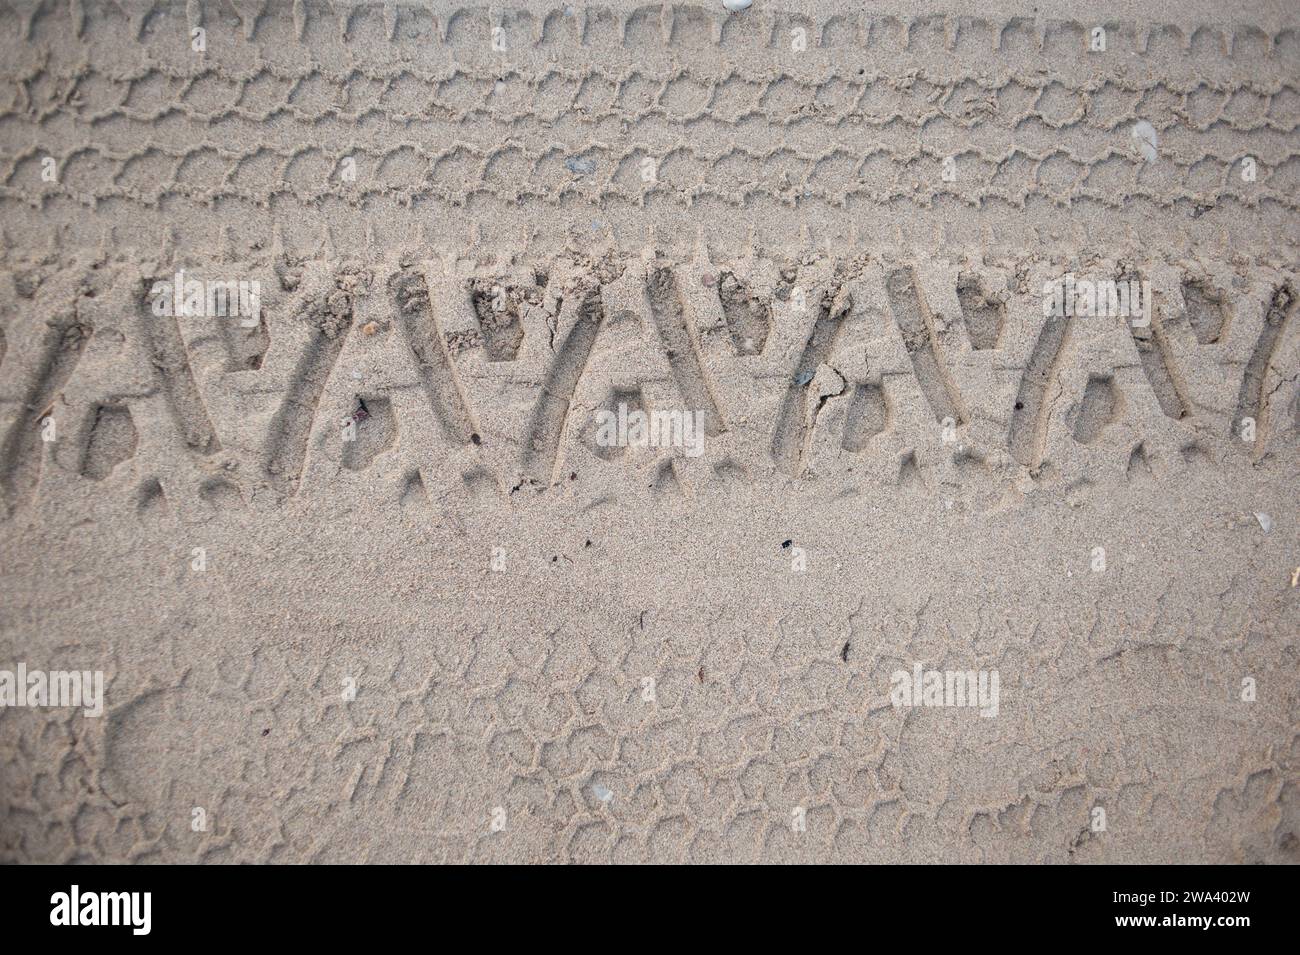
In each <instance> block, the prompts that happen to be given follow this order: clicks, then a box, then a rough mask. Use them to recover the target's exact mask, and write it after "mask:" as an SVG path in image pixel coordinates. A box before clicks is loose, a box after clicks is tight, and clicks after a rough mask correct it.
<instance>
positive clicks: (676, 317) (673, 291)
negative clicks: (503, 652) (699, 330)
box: [646, 268, 727, 437]
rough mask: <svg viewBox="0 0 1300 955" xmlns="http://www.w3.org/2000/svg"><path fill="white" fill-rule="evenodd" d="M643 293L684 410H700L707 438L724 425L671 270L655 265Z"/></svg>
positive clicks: (723, 429) (720, 430) (716, 432)
mask: <svg viewBox="0 0 1300 955" xmlns="http://www.w3.org/2000/svg"><path fill="white" fill-rule="evenodd" d="M646 294H647V296H648V297H649V299H650V314H651V316H652V318H653V319H654V323H655V327H656V328H657V329H658V330H659V339H660V341H662V342H663V344H664V348H665V350H666V351H667V354H668V366H669V367H670V368H671V369H672V372H673V377H674V378H676V379H677V389H678V391H679V392H680V393H681V396H682V399H683V400H684V401H685V402H686V408H685V409H683V410H686V411H700V412H703V414H704V433H705V434H707V435H709V436H710V437H713V436H715V435H718V434H721V433H722V432H724V431H726V430H727V427H726V424H725V422H723V420H722V416H721V414H719V412H718V403H717V402H716V401H715V400H714V398H713V390H712V389H711V388H710V387H709V382H708V379H707V377H706V376H705V374H704V367H703V365H702V364H701V363H700V356H699V354H698V353H697V352H696V349H695V342H694V341H693V340H692V335H691V332H690V329H688V328H687V327H686V309H685V308H684V307H683V305H682V298H681V293H680V292H679V290H678V288H677V278H676V276H675V275H674V274H673V270H672V269H670V268H657V269H655V270H654V271H653V272H651V273H650V277H649V281H648V283H647V288H646Z"/></svg>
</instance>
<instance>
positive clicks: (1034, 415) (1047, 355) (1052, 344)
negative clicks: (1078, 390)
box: [1007, 316, 1070, 468]
mask: <svg viewBox="0 0 1300 955" xmlns="http://www.w3.org/2000/svg"><path fill="white" fill-rule="evenodd" d="M1069 321H1070V320H1069V319H1068V318H1065V317H1061V316H1056V317H1052V318H1049V319H1047V321H1045V322H1044V323H1043V328H1042V331H1040V332H1039V333H1038V341H1036V342H1035V343H1034V350H1033V352H1031V353H1030V356H1029V364H1028V365H1027V366H1026V367H1025V373H1024V375H1023V376H1022V377H1021V379H1020V389H1019V391H1017V393H1016V404H1015V408H1014V409H1013V410H1012V412H1011V427H1010V429H1009V431H1008V434H1007V447H1008V449H1009V450H1010V451H1011V456H1012V457H1013V458H1015V459H1016V460H1017V461H1018V462H1020V463H1021V464H1022V465H1024V466H1025V467H1027V468H1033V467H1036V466H1037V465H1038V464H1039V462H1040V460H1041V456H1042V453H1043V444H1044V442H1045V440H1046V438H1047V418H1046V410H1047V409H1046V408H1045V407H1044V398H1045V396H1046V393H1047V386H1048V383H1049V382H1050V381H1051V380H1052V378H1053V377H1054V372H1055V369H1056V364H1057V362H1058V360H1059V359H1060V356H1061V350H1062V345H1063V344H1064V343H1065V333H1066V331H1067V330H1068V328H1069Z"/></svg>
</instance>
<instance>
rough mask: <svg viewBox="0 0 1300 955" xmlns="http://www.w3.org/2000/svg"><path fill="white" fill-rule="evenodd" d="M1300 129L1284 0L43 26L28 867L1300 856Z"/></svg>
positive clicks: (177, 14) (229, 9) (28, 320)
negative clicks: (167, 300) (79, 692)
mask: <svg viewBox="0 0 1300 955" xmlns="http://www.w3.org/2000/svg"><path fill="white" fill-rule="evenodd" d="M1098 28H1100V29H1101V30H1103V31H1104V40H1105V49H1094V48H1093V47H1094V46H1096V34H1095V33H1094V30H1096V29H1098ZM195 30H198V31H200V32H199V33H197V34H196V33H195V32H194V31H195ZM196 37H197V38H198V40H196ZM196 42H197V43H198V47H200V48H198V49H196V46H195V44H196ZM1298 130H1300V10H1297V8H1296V7H1295V6H1294V5H1293V4H1287V3H1284V2H1282V0H1277V2H1243V3H1236V4H1232V5H1225V4H1222V3H1211V2H1207V0H1187V2H1173V0H1167V2H1161V3H1155V4H1150V3H1136V2H1110V3H1095V2H1091V0H1085V2H1076V3H1068V4H1067V3H1063V2H1058V0H1052V2H1040V3H1038V4H1037V5H1029V4H1024V3H1021V4H1014V3H1004V2H1001V0H995V2H993V3H989V4H982V5H979V6H978V7H972V6H971V5H969V4H958V3H949V2H944V0H938V2H935V0H927V2H925V3H922V4H916V3H902V2H897V0H885V2H879V3H860V2H859V3H850V2H842V0H829V2H812V0H772V2H767V0H756V2H755V3H754V4H753V5H752V6H751V7H749V9H747V10H745V11H742V12H728V10H726V9H725V8H724V6H723V4H722V3H721V2H720V0H716V2H715V0H700V2H695V3H691V2H684V3H675V4H674V3H665V4H623V3H617V2H612V3H604V4H592V5H584V4H581V3H576V2H575V3H573V4H569V5H564V4H562V3H553V2H542V0H537V2H534V0H525V2H517V3H509V4H500V5H487V6H472V5H460V4H457V3H442V2H438V0H434V2H432V3H429V2H410V3H407V2H385V3H359V2H350V0H349V2H334V3H327V2H318V0H221V2H201V0H189V2H188V3H186V2H179V3H169V2H161V0H160V2H137V0H119V2H103V0H57V2H55V0H46V2H40V3H34V2H16V0H8V2H0V520H2V522H0V671H15V670H16V669H17V667H18V665H19V664H22V665H24V666H25V667H26V669H27V670H29V671H31V670H41V671H56V670H81V671H102V673H103V679H104V694H103V714H102V715H100V716H88V715H85V713H84V712H83V710H82V709H79V708H74V707H66V706H65V707H54V706H46V707H40V706H16V705H14V706H5V707H4V708H0V860H4V861H11V862H38V861H41V862H44V861H82V862H108V861H131V862H135V861H139V862H186V861H204V862H244V861H249V862H260V861H273V862H307V861H320V862H334V861H342V862H366V861H403V862H406V861H411V862H415V861H430V862H441V861H449V862H450V861H475V862H477V861H511V862H563V861H582V862H586V861H619V862H638V861H654V862H660V861H662V862H670V861H694V862H720V861H764V862H818V861H840V862H893V861H915V862H998V861H1004V862H1005V861H1014V862H1038V861H1048V862H1062V863H1064V862H1080V863H1096V862H1135V861H1145V862H1261V861H1262V862H1296V861H1298V860H1300V728H1298V724H1300V637H1298V634H1300V586H1298V584H1300V525H1298V524H1297V517H1298V516H1300V514H1298V508H1297V504H1298V502H1300V495H1298V494H1297V465H1298V464H1300V316H1297V314H1296V312H1297V310H1298V309H1300V303H1298V302H1297V295H1300V275H1298V274H1297V261H1298V259H1297V248H1298V247H1300V206H1298V203H1300V131H1298ZM180 270H184V278H182V283H183V282H184V281H187V280H188V281H199V282H204V283H212V282H241V281H242V282H250V283H251V282H256V283H258V289H259V290H260V313H259V314H256V315H253V316H252V317H251V320H249V321H243V322H241V321H240V319H239V317H231V316H225V317H221V316H213V315H177V314H175V310H174V309H162V311H164V312H171V314H161V315H160V314H157V311H158V309H156V308H155V305H156V304H157V303H158V300H159V294H158V293H157V291H156V289H157V287H158V286H157V285H156V283H159V282H174V281H175V279H174V277H175V276H176V274H177V273H178V272H179V271H180ZM1066 274H1069V275H1071V276H1075V277H1078V278H1083V279H1086V280H1112V279H1115V280H1122V281H1123V282H1125V283H1127V282H1129V281H1133V282H1136V283H1146V284H1145V285H1144V286H1143V287H1145V288H1147V289H1149V297H1148V298H1146V299H1145V301H1147V302H1149V303H1153V307H1152V308H1151V310H1150V313H1149V322H1146V323H1142V322H1140V321H1129V320H1126V319H1125V318H1122V317H1115V316H1113V315H1111V316H1096V315H1081V314H1076V315H1073V316H1072V317H1062V318H1057V317H1051V316H1045V315H1044V309H1043V289H1044V286H1045V284H1046V283H1050V282H1053V281H1054V280H1057V279H1059V278H1061V277H1063V276H1065V275H1066ZM203 288H205V289H206V288H208V286H207V285H204V286H203ZM163 296H164V297H165V293H163ZM205 301H206V299H205ZM619 405H624V406H626V407H627V408H629V409H631V410H637V409H641V410H644V411H647V412H653V411H656V410H658V411H661V412H672V411H678V412H683V411H690V412H692V413H694V412H699V415H700V417H699V419H698V420H699V423H700V427H701V432H700V434H699V435H697V437H699V439H700V441H699V444H698V445H696V446H695V447H683V446H680V443H679V445H678V446H669V447H653V446H650V447H625V446H620V445H615V446H608V444H607V443H602V442H601V440H598V433H597V424H596V423H597V412H599V411H601V410H614V409H617V408H618V407H619ZM51 426H52V430H50V429H51ZM696 451H698V453H695V452H696ZM918 668H919V669H920V670H923V671H924V670H936V671H976V672H977V673H982V674H984V675H985V676H986V677H992V676H996V680H997V686H998V696H997V700H996V708H995V709H996V712H993V711H992V709H991V708H990V707H988V706H985V707H984V708H983V711H982V709H981V708H980V707H972V706H910V705H897V704H898V701H897V700H896V699H893V698H891V688H893V687H895V686H896V685H897V683H898V681H897V680H895V678H894V675H895V674H896V673H898V672H902V673H905V674H912V673H914V672H915V671H916V669H918ZM0 679H2V674H0ZM907 682H908V684H909V685H910V681H907ZM0 702H3V699H2V698H0ZM985 702H986V703H987V702H989V701H988V700H987V699H986V700H985ZM1098 810H1101V812H1100V813H1099V812H1098Z"/></svg>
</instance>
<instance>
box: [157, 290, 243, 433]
mask: <svg viewBox="0 0 1300 955" xmlns="http://www.w3.org/2000/svg"><path fill="white" fill-rule="evenodd" d="M154 285H155V283H154V282H153V281H152V280H149V281H146V282H145V294H144V296H143V298H142V299H141V309H140V314H141V316H142V319H143V321H144V323H145V327H146V328H147V329H148V336H149V342H150V346H151V350H152V360H153V365H154V368H155V369H156V370H157V376H156V377H157V380H158V383H159V385H160V386H161V388H162V392H163V394H164V395H165V396H166V398H167V407H168V408H169V409H171V414H172V419H173V420H174V421H175V422H176V427H177V429H178V430H179V431H180V434H181V437H182V438H183V439H184V441H185V444H186V446H187V447H189V448H190V449H191V450H193V451H196V452H197V453H199V454H214V453H216V452H217V451H220V450H221V442H220V441H218V440H217V432H216V429H215V428H213V426H212V421H211V420H210V419H209V418H208V411H207V408H206V407H205V406H204V404H203V397H202V396H201V395H200V394H199V386H198V384H197V383H196V382H195V380H194V372H193V370H192V369H191V368H190V357H189V351H188V349H186V347H185V339H184V337H183V336H182V335H181V326H180V320H179V319H178V318H177V317H176V316H175V315H155V314H154V311H153V308H152V304H151V302H152V297H151V295H150V291H149V290H150V289H152V288H153V287H154ZM224 321H225V320H224V319H223V320H222V322H223V323H224Z"/></svg>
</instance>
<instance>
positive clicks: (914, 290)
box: [885, 269, 963, 424]
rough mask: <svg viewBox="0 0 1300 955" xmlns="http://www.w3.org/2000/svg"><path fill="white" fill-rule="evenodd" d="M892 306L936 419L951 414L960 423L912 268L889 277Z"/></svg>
mask: <svg viewBox="0 0 1300 955" xmlns="http://www.w3.org/2000/svg"><path fill="white" fill-rule="evenodd" d="M885 291H886V294H887V297H888V299H889V307H890V309H891V311H893V313H894V321H896V322H897V323H898V330H899V331H900V332H901V333H902V335H903V345H904V346H905V347H906V348H907V354H908V355H909V356H910V357H911V359H912V367H913V368H914V369H915V370H916V382H917V384H918V385H919V386H920V388H921V393H922V394H923V395H925V400H926V401H927V402H929V404H930V410H931V411H933V412H934V420H935V421H939V422H942V421H943V420H944V419H945V418H951V419H952V421H953V422H954V423H956V424H961V423H962V421H963V417H962V413H961V410H960V409H959V408H958V406H957V401H956V399H955V398H954V394H955V392H954V390H953V387H952V385H951V384H950V383H949V381H948V377H947V375H946V374H945V373H944V370H943V365H942V364H940V362H939V356H938V352H937V351H936V349H935V344H934V331H933V329H932V327H931V322H930V319H929V313H928V309H927V308H926V306H925V302H923V301H922V300H921V290H920V289H919V288H918V287H917V284H916V278H915V276H913V274H912V270H911V269H895V270H894V271H892V272H890V273H889V277H888V278H887V279H886V281H885Z"/></svg>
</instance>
